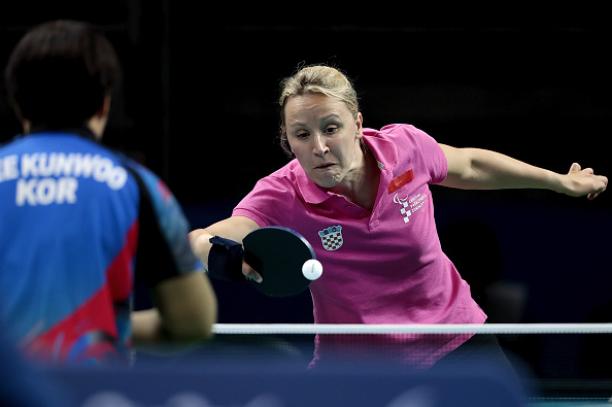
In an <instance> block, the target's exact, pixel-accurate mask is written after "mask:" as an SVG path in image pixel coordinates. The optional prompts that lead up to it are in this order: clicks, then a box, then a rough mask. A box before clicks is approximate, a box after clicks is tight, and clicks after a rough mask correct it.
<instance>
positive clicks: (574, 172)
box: [563, 163, 608, 199]
mask: <svg viewBox="0 0 612 407" xmlns="http://www.w3.org/2000/svg"><path fill="white" fill-rule="evenodd" d="M563 181H564V182H563V186H564V190H563V193H565V194H567V195H570V196H584V195H586V197H587V198H588V199H595V198H596V197H597V196H598V195H599V194H601V193H602V192H603V191H605V190H606V187H607V186H608V178H607V177H604V176H602V175H596V174H595V173H594V171H593V169H592V168H585V169H582V168H581V167H580V164H578V163H573V164H572V165H571V166H570V169H569V171H568V173H567V174H566V175H565V176H564V180H563Z"/></svg>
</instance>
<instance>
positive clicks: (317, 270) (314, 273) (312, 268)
mask: <svg viewBox="0 0 612 407" xmlns="http://www.w3.org/2000/svg"><path fill="white" fill-rule="evenodd" d="M302 274H303V275H304V277H306V278H307V279H308V280H311V281H314V280H316V279H318V278H319V277H321V274H323V265H322V264H321V262H320V261H319V260H315V259H310V260H306V261H305V262H304V265H303V266H302Z"/></svg>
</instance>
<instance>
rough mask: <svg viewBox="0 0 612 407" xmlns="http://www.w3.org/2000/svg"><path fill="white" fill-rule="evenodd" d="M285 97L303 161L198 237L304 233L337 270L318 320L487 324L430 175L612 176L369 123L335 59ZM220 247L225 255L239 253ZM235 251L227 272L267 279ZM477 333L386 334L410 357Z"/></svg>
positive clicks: (266, 181)
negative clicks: (444, 238)
mask: <svg viewBox="0 0 612 407" xmlns="http://www.w3.org/2000/svg"><path fill="white" fill-rule="evenodd" d="M279 103H280V106H281V145H282V147H283V149H285V150H286V151H287V152H288V153H289V154H291V155H292V156H293V157H295V159H293V160H291V161H290V162H289V163H288V164H287V165H285V166H284V167H282V168H280V169H279V170H277V171H276V172H274V173H272V174H270V175H268V176H267V177H265V178H263V179H261V180H259V182H257V184H256V185H255V187H254V189H253V190H252V191H251V192H250V193H249V194H248V195H247V196H246V197H245V198H244V199H243V200H242V201H241V202H240V203H239V204H238V206H237V207H236V208H235V209H234V211H233V214H232V216H231V217H230V218H227V219H225V220H223V221H220V222H218V223H215V224H213V225H211V226H209V227H208V228H206V229H198V230H194V231H193V232H192V233H191V236H190V237H191V242H192V246H193V249H194V251H195V252H196V253H197V254H198V256H199V257H200V258H201V259H202V260H203V261H204V262H205V263H207V262H208V261H209V260H210V259H209V252H210V250H211V246H212V244H211V243H210V241H209V240H210V238H211V237H213V236H220V237H223V238H226V239H229V240H230V241H235V242H241V241H242V239H243V238H244V236H246V235H247V234H248V233H249V232H251V231H253V230H255V229H257V228H260V227H263V226H271V225H279V226H285V227H289V228H292V229H294V230H296V231H298V232H300V233H301V234H302V235H303V236H304V237H306V239H307V240H308V241H309V242H311V244H312V245H313V247H314V249H315V251H316V255H317V258H318V259H319V260H320V261H321V263H322V264H323V267H324V269H325V273H324V274H323V276H322V277H321V278H320V279H318V280H316V281H315V282H313V283H312V284H311V285H310V290H311V294H312V300H313V305H314V320H315V322H316V323H357V324H381V323H384V324H413V323H423V324H425V323H426V324H443V323H455V324H458V323H484V321H485V319H486V315H485V314H484V312H483V311H482V310H481V309H480V307H479V306H478V305H477V304H476V303H475V302H474V300H473V299H472V297H471V294H470V288H469V286H468V284H467V283H466V282H465V281H464V280H462V279H461V276H460V275H459V273H458V272H457V270H456V268H455V266H454V265H453V263H452V262H451V261H450V260H449V259H448V258H447V257H446V255H445V254H444V252H443V251H442V248H441V247H440V241H439V238H438V234H437V231H436V227H435V221H434V209H433V200H432V194H431V191H430V189H429V185H430V184H439V185H443V186H447V187H452V188H461V189H502V188H541V189H550V190H553V191H557V192H560V193H564V194H567V195H570V196H587V197H588V198H589V199H593V198H595V197H596V196H597V195H599V194H600V193H601V192H603V191H604V190H605V189H606V186H607V182H608V180H607V178H606V177H603V176H599V175H595V174H594V173H593V170H592V169H590V168H587V169H581V167H580V165H578V164H572V165H571V167H570V169H569V172H568V173H567V174H558V173H555V172H552V171H548V170H545V169H542V168H538V167H534V166H532V165H529V164H526V163H523V162H521V161H518V160H515V159H513V158H510V157H508V156H505V155H503V154H499V153H496V152H493V151H488V150H481V149H476V148H455V147H451V146H448V145H444V144H438V143H437V142H436V141H435V140H434V139H433V138H432V137H430V136H429V135H427V134H426V133H425V132H423V131H421V130H419V129H417V128H415V127H414V126H411V125H407V124H392V125H388V126H385V127H383V128H382V129H380V130H375V129H368V128H365V127H363V116H362V114H361V113H360V112H359V106H358V102H357V95H356V93H355V90H354V88H353V86H352V84H351V82H350V81H349V80H348V79H347V77H346V76H345V75H344V74H342V73H341V72H340V71H338V70H337V69H335V68H332V67H328V66H309V67H305V68H302V69H300V70H299V71H298V72H297V73H296V74H295V75H293V76H291V77H289V78H287V79H285V80H284V81H283V83H282V92H281V95H280V100H279ZM213 252H215V255H214V256H219V253H224V254H223V255H222V257H226V258H225V259H224V260H227V258H228V257H232V255H231V254H230V252H231V253H234V252H232V251H231V250H229V249H227V247H225V248H218V250H214V251H213ZM215 260H216V259H215ZM233 260H234V262H233V264H234V265H233V266H231V264H232V262H231V261H229V262H227V261H226V262H222V264H224V266H223V267H221V268H222V270H215V272H216V273H225V274H226V275H234V276H236V275H238V276H240V277H242V274H244V276H246V277H247V278H249V279H253V280H256V281H261V276H260V275H258V274H257V273H256V272H255V271H254V270H252V269H251V268H250V267H249V266H248V265H247V264H246V263H242V270H240V264H241V259H238V261H236V259H235V258H234V259H233ZM211 263H212V261H211ZM215 263H216V261H215ZM209 266H210V264H209ZM215 267H218V266H215ZM241 272H242V274H241ZM467 339H469V336H466V335H444V336H442V335H440V336H436V337H434V336H428V337H424V336H423V337H412V338H409V339H406V338H404V339H402V338H399V337H395V336H393V335H387V336H384V337H378V340H382V341H384V342H386V343H387V344H388V345H394V344H395V345H399V346H397V352H398V357H399V358H401V359H402V360H406V361H411V362H415V363H418V364H420V365H431V364H433V363H435V362H436V361H437V360H438V359H440V358H441V357H442V356H444V355H445V354H447V353H449V352H451V351H453V350H454V349H455V348H457V347H458V346H460V345H461V344H462V343H464V342H465V341H466V340H467ZM324 342H325V343H324ZM333 342H334V338H332V337H325V338H324V337H322V336H321V337H320V338H319V337H318V338H317V352H316V354H317V356H316V357H319V356H321V355H322V354H323V353H325V352H326V350H327V349H337V348H335V346H333V345H336V344H334V343H333ZM409 345H410V346H409ZM415 349H418V351H416V352H415Z"/></svg>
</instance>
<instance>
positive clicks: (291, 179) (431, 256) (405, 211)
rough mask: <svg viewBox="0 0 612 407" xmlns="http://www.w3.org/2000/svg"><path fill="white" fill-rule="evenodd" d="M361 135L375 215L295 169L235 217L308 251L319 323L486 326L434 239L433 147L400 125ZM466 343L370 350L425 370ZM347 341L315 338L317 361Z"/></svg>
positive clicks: (434, 339)
mask: <svg viewBox="0 0 612 407" xmlns="http://www.w3.org/2000/svg"><path fill="white" fill-rule="evenodd" d="M363 134H364V141H365V143H366V145H367V146H368V148H369V150H370V151H371V152H372V153H373V154H374V156H375V158H376V160H377V161H378V166H379V168H380V171H381V175H380V184H379V186H378V193H377V196H376V202H375V204H374V208H373V209H372V211H369V210H366V209H364V208H362V207H360V206H358V205H356V204H354V203H352V202H349V201H348V200H346V199H345V198H344V197H342V196H340V195H337V194H334V193H332V192H329V191H327V190H325V189H324V188H321V187H319V186H317V185H316V184H315V183H313V182H312V181H310V179H309V178H308V177H307V175H306V173H305V172H304V170H303V169H302V167H301V166H300V165H299V163H298V162H297V160H292V161H291V162H289V163H288V164H287V165H285V166H284V167H282V168H281V169H279V170H278V171H276V172H274V173H272V174H270V175H269V176H267V177H265V178H263V179H261V180H259V181H258V182H257V184H256V185H255V188H253V190H252V191H251V192H250V193H249V194H248V195H247V196H246V197H245V198H244V199H243V200H242V201H241V202H240V203H239V204H238V206H237V207H236V208H235V209H234V211H233V215H240V216H245V217H248V218H250V219H252V220H253V221H255V222H256V223H257V224H258V225H260V226H271V225H279V226H285V227H289V228H292V229H294V230H296V231H298V232H300V233H301V234H302V235H304V237H305V238H306V239H307V240H308V241H309V242H310V243H311V244H312V246H313V248H314V249H315V252H316V255H317V258H318V259H319V261H321V263H322V264H323V270H324V271H323V276H322V277H321V278H319V279H318V280H316V281H314V282H313V283H312V284H311V285H310V291H311V295H312V300H313V305H314V320H315V322H316V323H352V324H418V323H422V324H443V323H457V324H458V323H483V322H484V321H485V319H486V315H485V313H484V312H483V311H482V310H481V309H480V307H479V306H478V305H477V304H476V302H474V300H473V299H472V297H471V294H470V287H469V286H468V284H467V283H466V282H465V281H464V280H462V279H461V277H460V275H459V273H458V272H457V269H456V268H455V266H454V265H453V263H452V262H451V261H450V260H449V259H448V257H446V255H445V254H444V252H443V251H442V248H441V246H440V241H439V239H438V233H437V230H436V225H435V220H434V208H433V200H432V195H431V191H430V189H429V184H433V183H439V182H441V181H442V180H444V178H445V177H446V175H447V163H446V158H445V156H444V154H443V152H442V150H441V149H440V147H439V146H438V144H437V142H436V141H435V140H434V139H433V138H432V137H430V136H429V135H427V134H426V133H425V132H423V131H421V130H419V129H417V128H415V127H414V126H411V125H406V124H392V125H388V126H385V127H383V128H382V129H380V130H373V129H364V131H363ZM390 185H392V186H393V187H392V188H390V187H389V186H390ZM469 337H470V335H426V336H424V335H412V336H410V337H407V336H406V335H384V336H376V337H370V338H369V341H370V342H371V343H378V344H379V345H381V346H384V347H385V349H386V350H385V352H397V353H396V354H397V355H398V356H399V357H400V358H401V359H402V360H405V361H408V362H412V363H415V364H417V365H421V366H429V365H432V364H433V363H435V362H436V361H437V360H438V359H439V358H441V357H442V356H444V355H445V354H447V353H448V352H450V351H452V350H453V349H455V348H456V347H458V346H459V345H461V344H462V343H463V342H465V341H466V340H467V339H469ZM347 338H348V336H344V338H338V337H334V336H330V335H320V336H318V337H317V339H316V344H317V347H316V352H315V359H318V358H319V357H323V355H324V354H326V353H327V352H328V351H329V352H335V351H336V350H337V349H338V347H339V346H340V347H341V346H343V345H342V343H341V342H343V341H344V342H346V341H347Z"/></svg>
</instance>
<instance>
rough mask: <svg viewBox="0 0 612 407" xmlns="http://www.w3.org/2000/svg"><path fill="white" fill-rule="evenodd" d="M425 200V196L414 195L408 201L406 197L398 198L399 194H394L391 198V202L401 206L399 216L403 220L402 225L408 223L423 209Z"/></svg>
mask: <svg viewBox="0 0 612 407" xmlns="http://www.w3.org/2000/svg"><path fill="white" fill-rule="evenodd" d="M426 199H427V196H426V195H425V194H416V195H413V196H412V197H411V198H410V199H408V195H406V196H404V197H400V196H399V194H395V195H394V196H393V202H394V203H396V204H398V205H400V206H401V208H400V214H401V215H402V218H403V219H404V223H408V222H410V217H411V216H412V215H414V213H415V212H416V211H418V210H419V209H421V208H422V207H423V205H424V204H425V200H426Z"/></svg>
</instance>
